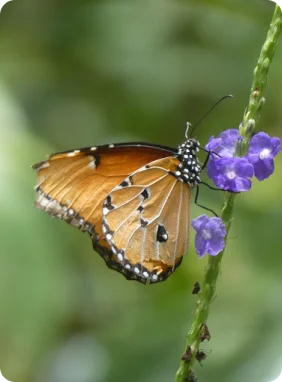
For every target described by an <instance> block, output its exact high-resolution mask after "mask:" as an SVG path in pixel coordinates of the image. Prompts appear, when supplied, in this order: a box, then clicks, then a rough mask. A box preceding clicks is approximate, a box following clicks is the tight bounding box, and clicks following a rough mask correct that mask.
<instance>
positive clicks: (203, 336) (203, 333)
mask: <svg viewBox="0 0 282 382" xmlns="http://www.w3.org/2000/svg"><path fill="white" fill-rule="evenodd" d="M210 339H211V335H210V331H209V328H208V325H207V324H202V325H201V329H200V341H201V342H203V341H205V340H207V341H209V340H210Z"/></svg>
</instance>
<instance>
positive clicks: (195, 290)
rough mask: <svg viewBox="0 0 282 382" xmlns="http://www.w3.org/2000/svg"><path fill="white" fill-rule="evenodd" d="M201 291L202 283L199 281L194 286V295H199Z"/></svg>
mask: <svg viewBox="0 0 282 382" xmlns="http://www.w3.org/2000/svg"><path fill="white" fill-rule="evenodd" d="M200 290H201V286H200V283H199V282H198V281H197V282H195V284H194V288H193V290H192V294H198V293H199V292H200Z"/></svg>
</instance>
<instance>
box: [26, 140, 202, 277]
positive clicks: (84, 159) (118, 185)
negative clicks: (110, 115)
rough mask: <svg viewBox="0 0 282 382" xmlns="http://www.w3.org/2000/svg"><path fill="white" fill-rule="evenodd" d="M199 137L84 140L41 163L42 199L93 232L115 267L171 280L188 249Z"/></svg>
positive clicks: (56, 212)
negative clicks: (84, 144)
mask: <svg viewBox="0 0 282 382" xmlns="http://www.w3.org/2000/svg"><path fill="white" fill-rule="evenodd" d="M198 150H199V143H198V142H197V141H196V140H195V139H188V140H187V141H186V142H185V143H183V144H182V145H180V146H179V147H178V149H172V148H169V147H165V146H157V145H151V144H146V143H129V144H116V145H107V146H98V147H88V148H82V149H79V150H74V151H66V152H62V153H57V154H53V155H51V156H50V157H49V159H48V160H46V161H43V162H39V163H37V164H35V165H34V166H33V168H34V169H35V170H36V171H37V180H38V185H37V187H36V193H37V199H36V206H37V207H38V208H39V209H42V210H44V211H46V212H48V213H49V214H50V215H52V216H54V217H56V218H59V219H61V220H65V221H66V222H68V223H69V224H71V225H72V226H74V227H76V228H78V229H80V230H81V231H82V232H88V233H89V235H90V237H91V239H92V243H93V247H94V249H95V251H96V252H98V253H99V254H100V255H101V256H102V257H103V259H104V260H105V262H106V264H107V266H108V267H109V268H112V269H115V270H117V271H118V272H120V273H122V274H123V275H124V276H125V277H126V278H127V279H133V280H137V281H140V282H142V283H156V282H159V281H163V280H165V279H166V278H167V277H168V276H169V275H170V274H171V273H172V272H173V271H174V270H175V269H176V268H177V267H178V266H179V265H180V263H181V261H182V258H183V255H184V254H185V253H186V252H187V249H188V241H189V226H190V200H191V190H192V188H193V187H194V186H195V185H196V184H198V183H199V182H200V178H199V173H200V171H201V166H200V163H199V162H198V160H197V156H196V152H197V151H198Z"/></svg>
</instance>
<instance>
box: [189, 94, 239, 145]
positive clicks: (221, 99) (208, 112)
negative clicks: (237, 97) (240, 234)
mask: <svg viewBox="0 0 282 382" xmlns="http://www.w3.org/2000/svg"><path fill="white" fill-rule="evenodd" d="M226 98H233V95H232V94H228V95H226V96H224V97H222V98H220V100H218V101H217V102H216V103H215V104H214V105H213V106H212V107H211V108H210V109H209V110H208V111H207V112H206V114H204V116H203V117H202V118H200V119H199V121H198V122H196V124H195V125H194V126H193V129H192V130H191V131H190V136H192V133H193V132H194V131H195V129H196V127H197V126H198V125H199V124H200V123H201V122H202V120H203V119H205V118H206V116H208V115H209V114H210V113H211V112H212V111H213V109H215V108H216V106H217V105H219V104H220V102H221V101H223V100H224V99H226ZM189 126H190V124H188V123H187V127H186V132H185V137H186V139H187V135H188V130H189Z"/></svg>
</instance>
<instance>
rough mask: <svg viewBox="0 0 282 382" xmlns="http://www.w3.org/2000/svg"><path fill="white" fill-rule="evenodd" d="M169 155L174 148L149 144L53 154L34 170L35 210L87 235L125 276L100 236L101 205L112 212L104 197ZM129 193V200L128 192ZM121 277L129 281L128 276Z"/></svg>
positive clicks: (109, 264) (111, 265)
mask: <svg viewBox="0 0 282 382" xmlns="http://www.w3.org/2000/svg"><path fill="white" fill-rule="evenodd" d="M172 154H173V150H172V149H169V148H165V147H161V146H160V147H158V146H150V145H149V144H120V145H115V146H112V145H110V146H100V147H89V148H83V149H79V150H74V151H68V152H62V153H58V154H53V155H51V156H50V157H49V159H47V160H46V161H43V162H40V163H37V164H35V165H34V166H33V168H34V169H35V170H37V181H38V185H37V187H36V192H37V200H36V206H37V207H38V208H40V209H42V210H44V211H46V212H48V213H49V214H50V215H52V216H54V217H57V218H59V219H62V220H65V221H67V222H68V223H69V224H71V225H72V226H74V227H77V228H79V229H80V230H82V231H87V232H89V234H90V236H91V237H92V241H93V246H94V249H95V250H96V251H97V252H98V253H100V254H101V255H102V256H103V257H104V259H105V261H106V263H107V265H108V266H109V267H111V268H114V269H116V270H118V271H119V272H121V273H126V271H125V268H124V267H123V265H122V264H120V263H119V262H118V261H117V257H116V255H115V254H113V253H112V251H111V249H110V246H109V245H108V243H107V241H106V240H105V237H104V235H103V232H102V208H103V204H104V205H105V206H104V208H107V206H108V207H109V208H111V204H110V200H109V198H107V195H109V194H110V193H111V191H112V190H113V189H114V188H115V187H116V186H117V185H118V184H120V183H122V182H123V181H124V180H125V179H126V178H127V179H128V180H129V182H130V174H131V173H133V172H135V171H136V170H138V169H139V168H141V167H143V166H145V165H146V164H148V163H149V162H151V161H154V160H156V159H159V158H164V157H168V156H171V155H172ZM123 184H125V183H123ZM128 192H129V194H128V195H127V198H128V197H129V196H130V192H131V190H128ZM133 196H134V192H133V194H132V197H133ZM125 276H126V277H128V278H131V277H130V276H131V275H130V273H129V274H125ZM134 278H136V277H135V276H134Z"/></svg>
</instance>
